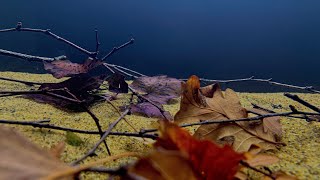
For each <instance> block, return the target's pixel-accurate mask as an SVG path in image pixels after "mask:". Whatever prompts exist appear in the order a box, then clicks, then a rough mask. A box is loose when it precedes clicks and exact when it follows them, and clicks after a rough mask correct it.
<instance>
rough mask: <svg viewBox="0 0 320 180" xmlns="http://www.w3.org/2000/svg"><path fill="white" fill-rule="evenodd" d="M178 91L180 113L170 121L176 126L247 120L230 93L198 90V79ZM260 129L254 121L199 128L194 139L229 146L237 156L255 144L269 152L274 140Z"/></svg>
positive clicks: (212, 87)
mask: <svg viewBox="0 0 320 180" xmlns="http://www.w3.org/2000/svg"><path fill="white" fill-rule="evenodd" d="M182 90H183V95H182V99H181V104H180V110H179V111H178V112H177V114H176V115H175V117H174V119H175V122H177V123H187V122H188V123H190V122H199V121H201V120H227V119H240V118H247V117H248V115H247V112H246V110H245V109H244V108H243V107H242V106H241V103H240V100H239V98H238V96H237V94H236V93H235V92H234V91H233V90H231V89H227V90H226V91H225V93H224V94H223V93H222V91H221V89H220V87H219V85H218V84H213V85H209V86H206V87H203V88H200V81H199V78H198V77H197V76H191V77H190V78H189V79H188V81H187V82H186V83H184V84H183V85H182ZM264 128H265V127H264V125H263V124H262V123H261V122H257V121H255V122H245V121H243V122H237V123H219V124H209V125H201V126H200V127H199V128H198V129H197V130H196V132H195V134H194V137H196V138H198V139H208V140H212V141H214V142H216V143H218V144H230V145H231V146H232V147H233V149H234V150H236V151H238V152H246V151H248V150H249V149H250V148H251V146H253V145H255V144H256V145H259V146H261V147H263V149H266V150H267V149H273V148H275V147H276V144H277V142H276V137H275V136H274V134H273V133H272V132H270V131H268V132H265V131H264Z"/></svg>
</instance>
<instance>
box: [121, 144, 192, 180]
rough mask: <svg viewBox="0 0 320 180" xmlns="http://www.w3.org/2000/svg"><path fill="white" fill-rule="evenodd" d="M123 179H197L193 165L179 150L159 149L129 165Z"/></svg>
mask: <svg viewBox="0 0 320 180" xmlns="http://www.w3.org/2000/svg"><path fill="white" fill-rule="evenodd" d="M122 179H153V180H174V179H185V180H196V179H198V178H197V176H196V174H195V173H194V170H193V168H192V165H191V164H190V162H189V161H188V159H187V158H186V157H184V156H183V155H181V153H179V152H178V151H167V150H158V151H154V152H152V153H151V154H150V155H148V156H147V157H145V158H142V159H140V160H139V161H138V162H137V163H136V164H135V165H134V166H131V167H129V169H128V174H127V176H125V177H122Z"/></svg>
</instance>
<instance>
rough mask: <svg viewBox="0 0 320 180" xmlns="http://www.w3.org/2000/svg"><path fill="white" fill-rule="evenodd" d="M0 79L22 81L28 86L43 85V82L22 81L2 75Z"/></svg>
mask: <svg viewBox="0 0 320 180" xmlns="http://www.w3.org/2000/svg"><path fill="white" fill-rule="evenodd" d="M0 80H3V81H11V82H17V83H22V84H25V85H27V86H34V85H42V84H43V83H38V82H30V81H21V80H17V79H11V78H5V77H0Z"/></svg>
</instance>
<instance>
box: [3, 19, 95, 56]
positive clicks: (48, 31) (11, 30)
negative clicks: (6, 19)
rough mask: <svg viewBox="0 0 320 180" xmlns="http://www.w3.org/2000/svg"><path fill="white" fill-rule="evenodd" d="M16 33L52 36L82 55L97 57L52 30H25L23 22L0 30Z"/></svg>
mask: <svg viewBox="0 0 320 180" xmlns="http://www.w3.org/2000/svg"><path fill="white" fill-rule="evenodd" d="M14 31H18V32H20V31H25V32H35V33H42V34H45V35H48V36H50V37H53V38H54V39H56V40H58V41H62V42H63V43H65V44H68V45H69V46H71V47H73V48H75V49H77V50H79V51H81V52H82V53H85V54H87V55H88V56H89V57H92V58H95V57H96V55H97V53H96V52H90V51H88V50H86V49H84V48H82V47H80V46H78V45H76V44H74V43H73V42H71V41H68V40H66V39H64V38H62V37H60V36H58V35H56V34H54V33H52V32H51V31H50V29H46V30H44V29H33V28H23V27H22V23H21V22H18V24H17V26H16V28H11V29H4V30H0V32H14Z"/></svg>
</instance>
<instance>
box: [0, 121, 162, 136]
mask: <svg viewBox="0 0 320 180" xmlns="http://www.w3.org/2000/svg"><path fill="white" fill-rule="evenodd" d="M48 122H50V120H41V121H12V120H0V124H14V125H21V126H32V127H35V128H45V129H54V130H60V131H70V132H74V133H79V134H95V135H100V133H99V131H90V130H81V129H73V128H67V127H62V126H56V125H53V124H47V123H48ZM109 135H110V136H128V137H140V138H149V139H156V138H157V135H156V134H141V133H130V132H110V134H109Z"/></svg>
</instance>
